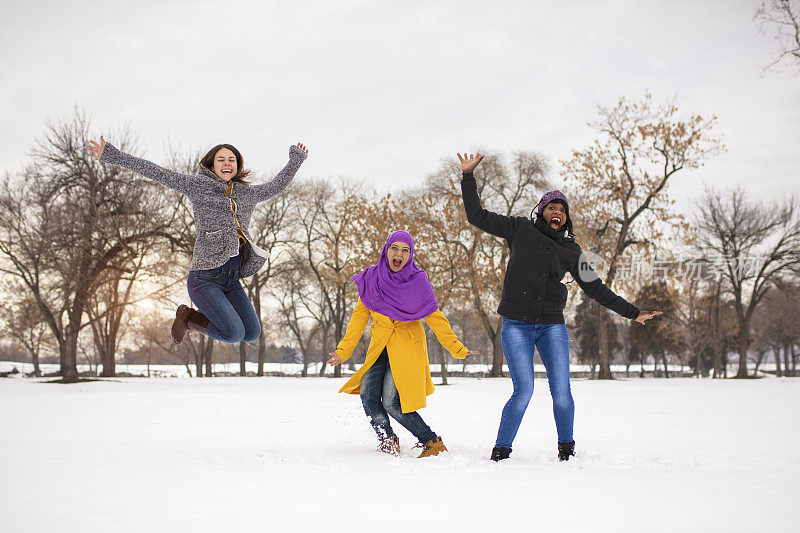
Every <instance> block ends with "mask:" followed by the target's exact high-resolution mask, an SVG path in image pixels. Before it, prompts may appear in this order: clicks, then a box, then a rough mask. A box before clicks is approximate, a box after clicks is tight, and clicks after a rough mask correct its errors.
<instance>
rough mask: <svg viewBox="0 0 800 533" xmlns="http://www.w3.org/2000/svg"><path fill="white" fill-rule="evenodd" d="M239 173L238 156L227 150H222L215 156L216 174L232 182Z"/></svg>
mask: <svg viewBox="0 0 800 533" xmlns="http://www.w3.org/2000/svg"><path fill="white" fill-rule="evenodd" d="M238 171H239V169H238V168H237V164H236V155H234V153H233V152H231V151H230V150H228V149H227V148H220V149H219V150H217V153H216V154H214V174H216V175H217V176H219V177H220V178H222V179H224V180H225V181H230V179H231V178H232V177H234V176H235V175H236V173H237V172H238Z"/></svg>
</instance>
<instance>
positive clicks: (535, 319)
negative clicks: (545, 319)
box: [533, 318, 541, 322]
mask: <svg viewBox="0 0 800 533" xmlns="http://www.w3.org/2000/svg"><path fill="white" fill-rule="evenodd" d="M540 320H541V318H534V319H533V321H534V322H539V321H540Z"/></svg>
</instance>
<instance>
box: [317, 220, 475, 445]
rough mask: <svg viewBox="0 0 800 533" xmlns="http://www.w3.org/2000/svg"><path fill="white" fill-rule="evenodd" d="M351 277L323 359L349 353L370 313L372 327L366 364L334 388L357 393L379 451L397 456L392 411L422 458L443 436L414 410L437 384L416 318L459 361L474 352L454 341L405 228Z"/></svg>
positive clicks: (333, 361) (342, 357) (339, 358)
mask: <svg viewBox="0 0 800 533" xmlns="http://www.w3.org/2000/svg"><path fill="white" fill-rule="evenodd" d="M353 280H354V281H355V282H356V285H357V286H358V295H359V299H358V304H356V307H355V309H354V310H353V316H352V317H351V318H350V323H349V324H348V326H347V331H346V332H345V335H344V338H343V339H342V340H341V342H340V343H339V346H338V347H337V348H336V351H335V352H331V353H330V354H329V355H330V356H331V358H330V359H329V360H328V362H329V363H330V364H331V365H334V366H335V365H338V364H340V363H341V362H342V361H346V360H347V359H348V358H349V357H350V356H351V355H352V353H353V349H354V348H355V346H356V344H358V341H359V339H361V335H363V333H364V328H365V327H366V326H367V322H368V321H369V319H370V317H371V318H372V328H371V330H370V343H369V348H368V349H367V356H366V360H365V361H364V364H363V365H362V366H361V368H359V369H358V371H357V372H356V373H355V374H354V375H353V377H351V378H350V379H349V380H348V381H347V383H345V384H344V386H343V387H342V388H341V389H340V390H339V392H346V393H349V394H360V395H361V402H362V404H363V406H364V411H365V412H366V414H367V416H368V417H369V421H370V424H371V425H372V427H373V429H374V430H375V432H376V433H377V434H378V438H379V439H380V443H379V444H378V450H379V451H381V452H385V453H389V454H392V455H400V439H399V438H398V437H397V435H396V434H395V432H394V431H393V430H392V426H391V424H390V423H389V416H391V417H392V418H394V419H395V420H396V421H397V422H399V423H400V425H402V426H403V427H405V428H406V429H407V430H408V431H410V432H411V434H412V435H414V437H416V439H417V440H418V441H419V444H418V445H417V446H419V447H422V453H421V454H420V455H419V457H428V456H431V455H438V454H439V453H440V452H445V451H447V448H446V447H445V445H444V443H443V442H442V439H441V437H439V436H437V435H436V433H434V432H433V431H432V430H431V428H430V427H428V425H427V424H426V423H425V421H424V420H423V419H422V417H421V416H420V415H419V413H417V410H418V409H422V408H423V407H425V397H426V396H427V395H429V394H432V393H433V390H434V386H433V381H432V380H431V371H430V367H429V366H428V348H427V344H426V343H425V330H424V329H423V327H422V322H421V321H422V320H423V319H424V320H425V323H426V324H427V325H428V327H430V328H431V329H432V330H433V332H434V333H435V334H436V338H437V339H438V340H439V342H440V343H442V346H444V347H445V348H446V349H447V350H448V351H449V352H450V353H451V354H452V356H453V357H456V358H458V359H463V358H464V357H466V356H467V355H474V354H477V353H478V352H474V351H470V350H467V348H466V347H465V346H464V345H463V344H461V342H459V340H458V337H457V336H456V334H455V333H453V330H452V329H451V328H450V323H449V322H448V321H447V319H446V318H445V317H444V315H443V314H442V312H441V311H440V310H439V304H438V303H437V301H436V296H434V294H433V286H432V285H431V283H430V281H428V275H427V274H426V273H425V271H424V270H421V269H419V268H417V266H416V265H415V264H414V241H413V240H412V238H411V235H409V234H408V233H406V232H405V231H395V232H394V233H392V234H391V235H390V236H389V240H387V241H386V244H385V245H384V247H383V252H381V256H380V258H379V259H378V264H377V265H373V266H371V267H369V268H367V269H366V270H364V271H363V272H362V273H360V274H356V275H355V276H353Z"/></svg>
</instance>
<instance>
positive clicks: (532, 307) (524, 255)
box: [461, 173, 639, 324]
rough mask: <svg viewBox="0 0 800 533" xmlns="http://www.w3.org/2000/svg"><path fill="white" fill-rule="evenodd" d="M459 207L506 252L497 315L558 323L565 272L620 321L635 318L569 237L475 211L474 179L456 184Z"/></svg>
mask: <svg viewBox="0 0 800 533" xmlns="http://www.w3.org/2000/svg"><path fill="white" fill-rule="evenodd" d="M461 194H462V196H463V198H464V209H465V210H466V212H467V220H469V222H470V224H472V225H473V226H476V227H478V228H480V229H482V230H483V231H486V232H488V233H491V234H492V235H496V236H498V237H502V238H504V239H505V240H506V242H508V246H509V247H510V248H511V257H510V259H509V261H508V266H507V267H506V277H505V280H504V281H503V295H502V298H501V299H500V305H499V306H498V308H497V312H498V313H499V314H501V315H502V316H504V317H506V318H510V319H512V320H523V321H525V322H528V323H531V324H563V323H564V306H565V305H566V304H567V287H566V285H564V284H563V283H561V280H562V279H564V275H565V274H566V273H567V272H569V273H570V274H571V275H572V277H573V279H574V280H575V281H576V282H577V283H578V285H579V286H580V288H581V289H583V292H585V293H586V294H587V295H588V296H589V297H590V298H592V299H594V300H597V302H598V303H599V304H601V305H603V306H604V307H607V308H609V309H611V310H612V311H614V312H616V313H619V314H620V315H622V316H624V317H625V318H630V319H635V318H636V317H638V316H639V308H638V307H636V306H635V305H633V304H631V303H629V302H628V301H626V300H625V299H624V298H622V297H621V296H618V295H617V294H616V293H614V291H612V290H611V289H609V288H608V287H606V286H605V284H604V283H603V282H602V281H600V278H599V277H598V276H597V274H596V273H595V272H594V270H592V267H591V266H590V265H589V263H588V261H587V260H586V256H585V255H582V253H581V247H580V246H578V244H577V243H576V242H575V239H573V238H572V237H565V236H564V227H563V226H562V228H561V229H560V230H559V231H555V230H554V229H553V228H551V227H550V226H548V225H547V224H545V222H544V220H541V219H537V221H536V222H533V221H531V219H529V218H525V217H507V216H503V215H499V214H497V213H492V212H491V211H487V210H486V209H483V207H481V201H480V198H479V197H478V187H477V184H476V183H475V177H474V176H473V175H472V174H471V173H465V174H464V176H463V178H462V180H461Z"/></svg>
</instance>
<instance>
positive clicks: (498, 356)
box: [489, 322, 503, 378]
mask: <svg viewBox="0 0 800 533" xmlns="http://www.w3.org/2000/svg"><path fill="white" fill-rule="evenodd" d="M502 327H503V325H502V322H501V323H500V324H498V326H497V328H496V329H495V334H494V336H492V370H491V371H490V372H489V376H491V377H493V378H501V377H503V344H502V341H501V339H500V335H501V331H500V330H501V328H502Z"/></svg>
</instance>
